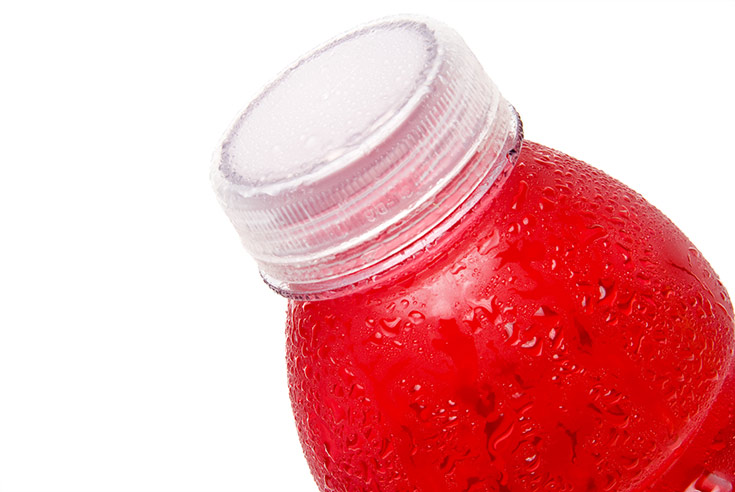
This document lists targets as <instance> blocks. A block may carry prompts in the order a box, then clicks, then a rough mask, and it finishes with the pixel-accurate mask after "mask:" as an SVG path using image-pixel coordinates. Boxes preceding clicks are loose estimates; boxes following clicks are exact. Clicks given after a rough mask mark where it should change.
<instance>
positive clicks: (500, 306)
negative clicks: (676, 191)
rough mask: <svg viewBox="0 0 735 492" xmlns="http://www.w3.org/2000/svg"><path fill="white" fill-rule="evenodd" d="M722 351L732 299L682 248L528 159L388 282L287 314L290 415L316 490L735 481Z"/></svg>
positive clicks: (638, 203) (297, 304)
mask: <svg viewBox="0 0 735 492" xmlns="http://www.w3.org/2000/svg"><path fill="white" fill-rule="evenodd" d="M734 348H735V341H734V332H733V311H732V306H731V304H730V301H729V298H728V296H727V293H726V292H725V289H724V288H723V287H722V285H721V284H720V283H719V281H718V280H717V276H716V275H715V274H714V272H713V271H712V270H711V268H710V267H709V265H708V264H707V263H706V261H705V260H704V259H703V258H702V257H701V255H700V254H699V252H698V251H697V250H696V249H695V248H694V246H693V245H692V244H691V243H690V242H689V240H688V239H687V238H686V237H685V236H684V235H683V234H682V233H681V232H680V231H679V230H678V229H677V228H676V227H675V226H674V225H673V224H672V223H671V222H670V221H669V220H668V219H667V218H666V217H665V216H663V215H662V214H661V213H660V212H659V211H658V210H656V209H655V208H653V207H652V206H651V205H649V204H648V203H647V202H646V201H645V200H643V198H641V197H640V196H639V195H637V194H635V193H634V192H632V191H631V190H629V189H627V188H626V187H624V186H623V185H621V184H620V183H618V182H617V181H615V180H613V179H611V178H609V177H608V176H606V175H604V174H603V173H601V172H599V171H597V170H595V169H593V168H591V167H590V166H587V165H586V164H584V163H581V162H579V161H576V160H574V159H571V158H569V157H567V156H564V155H562V154H560V153H557V152H555V151H552V150H550V149H547V148H545V147H542V146H540V145H537V144H533V143H529V142H524V144H523V148H522V150H521V153H520V156H519V158H518V160H517V162H516V163H515V164H514V165H513V164H509V166H508V169H506V170H505V171H504V174H503V175H502V176H501V177H500V178H498V179H497V181H496V182H495V184H494V185H493V186H492V187H491V189H490V190H489V191H488V192H487V193H486V194H485V196H483V198H482V199H480V201H479V202H478V203H477V204H476V205H475V206H474V207H473V208H472V209H471V210H470V211H469V212H468V213H467V214H466V215H465V216H464V217H463V218H462V220H460V221H459V222H458V223H456V224H455V225H454V226H452V228H450V229H449V230H448V231H447V232H446V233H445V234H443V235H442V237H441V238H440V239H439V240H437V241H436V242H435V243H433V244H432V245H431V246H430V247H429V248H428V249H427V250H425V251H423V252H422V253H420V254H418V255H416V256H415V257H414V258H411V259H409V260H406V261H405V262H404V263H403V264H402V265H400V268H398V272H397V273H396V274H395V275H394V276H392V277H390V276H388V275H386V276H385V277H383V278H382V279H377V280H375V281H373V282H367V283H366V285H365V286H364V287H363V288H362V289H358V290H356V291H354V292H351V293H345V295H342V296H336V297H333V298H330V299H324V300H314V301H301V300H293V299H292V300H290V301H289V311H288V328H287V354H288V356H287V359H288V372H289V384H290V392H291V398H292V404H293V409H294V414H295V417H296V421H297V427H298V430H299V435H300V438H301V441H302V445H303V447H304V451H305V454H306V457H307V460H308V461H309V465H310V467H311V470H312V472H313V474H314V477H315V478H316V480H317V483H318V484H319V487H320V489H321V490H322V491H339V492H347V491H358V490H360V491H362V490H371V491H372V490H376V491H378V490H380V491H390V492H399V491H401V492H402V491H407V492H408V491H410V492H413V491H420V492H454V491H497V490H500V491H527V490H529V491H530V490H574V491H577V490H580V491H586V490H614V491H619V492H623V491H628V490H631V491H632V490H646V488H648V487H652V490H674V491H676V490H681V491H684V490H685V489H686V488H687V486H689V485H690V484H691V483H692V481H694V480H696V479H697V478H698V476H699V474H701V473H704V472H716V473H717V474H718V477H724V478H725V479H727V480H729V481H732V480H733V479H735V444H734V443H733V442H732V440H733V436H735V428H734V426H735V423H733V422H734V421H735V419H734V418H733V413H734V412H735V409H734V408H733V407H734V402H733V397H732V392H733V386H734V385H735V383H734V381H735V377H734V376H733V350H734ZM715 467H717V469H714V468H715ZM657 487H659V488H657Z"/></svg>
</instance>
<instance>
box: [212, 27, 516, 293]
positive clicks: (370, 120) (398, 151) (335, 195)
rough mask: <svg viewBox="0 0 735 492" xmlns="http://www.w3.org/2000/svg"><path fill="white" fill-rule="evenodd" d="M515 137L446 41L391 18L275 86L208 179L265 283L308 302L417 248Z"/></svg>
mask: <svg viewBox="0 0 735 492" xmlns="http://www.w3.org/2000/svg"><path fill="white" fill-rule="evenodd" d="M519 135H520V124H519V122H518V119H517V115H516V114H515V111H514V110H513V109H512V107H511V106H510V105H509V104H508V103H507V102H506V101H505V100H504V99H503V98H502V96H501V95H500V93H499V92H498V90H497V88H496V87H495V86H494V85H493V83H492V82H491V80H490V79H489V78H488V76H487V75H486V74H485V72H484V71H483V69H482V67H481V66H480V64H479V62H478V61H477V59H476V58H475V57H474V55H473V54H472V52H471V51H470V50H469V48H468V47H467V46H466V45H465V43H464V42H463V41H462V39H461V38H460V37H459V36H458V35H457V34H456V33H455V32H454V31H452V30H451V29H449V28H448V27H446V26H444V25H443V24H440V23H437V22H436V21H432V20H427V19H422V18H407V17H401V18H391V19H386V20H382V21H378V22H375V23H372V24H369V25H366V26H363V27H361V28H358V29H356V30H354V31H351V32H349V33H347V34H345V35H343V36H340V37H338V38H336V39H334V40H332V41H330V42H328V43H326V44H325V45H323V46H322V47H320V48H317V49H316V50H314V51H312V52H311V53H309V54H307V55H306V56H304V57H303V58H301V59H300V60H298V61H297V62H296V63H295V64H294V65H293V66H291V67H290V68H288V69H287V70H285V71H284V72H283V73H282V74H281V75H280V76H278V77H277V78H276V79H275V81H273V82H272V83H271V84H270V85H268V86H267V87H266V88H265V89H264V91H263V92H262V93H261V94H260V95H259V96H258V97H257V98H256V99H255V100H254V101H253V102H252V103H251V104H250V105H249V106H248V107H247V108H246V109H245V111H243V113H242V114H241V115H240V116H239V117H238V118H237V119H236V120H235V122H234V124H233V125H232V127H231V128H230V129H229V131H228V132H227V134H226V135H225V137H224V139H223V141H222V144H221V146H220V147H219V149H218V151H217V153H216V155H215V159H214V166H213V172H212V179H213V183H214V186H215V189H216V191H217V194H218V196H219V199H220V201H221V203H222V205H223V207H224V209H225V211H226V212H227V214H228V216H229V218H230V219H231V220H232V222H233V224H234V225H235V228H236V229H237V231H238V233H239V234H240V236H241V238H242V242H243V244H244V245H245V247H246V249H248V251H249V252H250V253H251V255H252V256H253V257H254V258H255V259H256V261H257V262H258V265H259V268H260V271H261V273H262V275H263V277H264V278H265V279H266V281H267V282H268V283H269V284H271V285H272V286H273V287H274V288H276V289H277V290H279V291H282V292H284V293H286V294H293V295H304V294H309V293H312V292H320V291H325V290H329V289H335V288H339V287H341V286H344V285H348V284H351V283H354V282H355V281H357V280H360V279H363V278H367V277H369V276H371V275H375V274H376V273H379V272H380V271H382V270H384V269H386V268H388V267H389V266H391V265H393V264H395V263H396V262H397V261H399V260H400V258H402V257H405V255H406V254H410V253H411V252H412V251H413V252H415V250H416V249H418V248H420V247H422V246H423V245H424V244H425V242H426V241H427V240H429V239H430V237H429V236H430V231H432V232H433V233H435V232H436V231H437V230H438V229H437V225H438V224H439V223H440V222H446V221H447V219H448V218H451V217H452V216H453V213H454V212H455V211H456V210H457V208H458V207H460V206H461V205H463V204H465V205H466V201H467V198H468V197H470V196H471V195H472V193H473V191H474V190H475V189H476V188H477V187H478V186H479V185H480V183H483V182H484V183H486V184H487V182H488V181H492V179H493V176H494V175H496V174H497V173H498V172H499V168H500V167H501V164H502V162H501V161H503V160H504V159H506V158H507V155H508V152H509V151H510V150H512V149H513V148H514V146H517V144H518V140H519ZM478 153H482V154H483V155H484V157H485V158H484V159H475V160H474V161H473V160H472V159H471V157H473V156H475V155H476V154H478ZM488 160H489V161H490V162H491V163H492V162H496V161H497V165H491V166H487V164H486V163H487V161H488ZM479 161H483V162H485V164H483V165H482V166H481V167H478V168H474V167H473V165H472V164H471V163H472V162H479ZM503 162H504V161H503ZM437 210H440V211H441V212H442V213H439V214H437V213H436V212H437ZM450 221H451V220H450ZM446 225H447V226H448V225H451V224H446ZM417 238H418V241H417ZM422 238H423V242H422ZM412 245H413V246H412Z"/></svg>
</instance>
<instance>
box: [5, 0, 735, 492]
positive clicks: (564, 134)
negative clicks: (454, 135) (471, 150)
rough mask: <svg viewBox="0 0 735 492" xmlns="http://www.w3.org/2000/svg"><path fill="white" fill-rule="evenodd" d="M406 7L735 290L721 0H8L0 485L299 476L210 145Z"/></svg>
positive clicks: (259, 310) (726, 29) (272, 321)
mask: <svg viewBox="0 0 735 492" xmlns="http://www.w3.org/2000/svg"><path fill="white" fill-rule="evenodd" d="M399 12H411V13H422V14H428V15H431V16H434V17H437V18H439V19H441V20H443V21H445V22H446V23H448V24H450V25H451V26H453V27H454V28H455V29H457V30H458V31H459V32H460V33H461V34H462V35H463V36H464V38H465V39H466V41H467V43H468V44H469V45H470V46H471V47H472V48H473V49H474V51H475V53H476V54H477V56H478V58H479V59H480V60H481V62H482V63H483V65H484V66H485V67H486V69H487V71H488V72H489V73H490V76H491V77H492V78H493V79H494V80H495V82H496V84H497V85H498V86H499V87H500V89H501V91H502V92H503V93H504V95H505V97H506V98H507V99H508V100H509V101H511V102H512V103H513V104H514V105H515V106H516V108H517V109H518V111H519V112H520V114H521V116H522V117H523V121H524V124H525V131H526V136H527V137H528V138H529V139H532V140H535V141H538V142H541V143H544V144H546V145H549V146H552V147H555V148H558V149H560V150H563V151H565V152H567V153H569V154H571V155H573V156H575V157H578V158H581V159H583V160H586V161H587V162H589V163H590V164H593V165H594V166H596V167H599V168H601V169H603V170H605V171H606V172H607V173H609V174H611V175H612V176H614V177H616V178H618V179H620V180H621V181H623V182H624V183H626V184H628V185H629V186H631V187H632V188H634V189H636V190H637V191H639V192H641V193H642V194H643V195H644V196H646V197H647V198H648V199H649V200H650V201H651V202H652V203H653V204H655V205H656V206H658V207H659V208H660V209H662V210H663V211H664V212H665V213H666V214H667V215H669V217H671V218H672V219H673V220H674V222H675V223H677V224H678V225H679V227H681V228H682V229H683V230H684V231H685V232H686V233H687V234H688V235H689V237H690V238H692V240H693V241H694V243H695V244H696V245H697V246H698V247H699V248H700V249H701V250H702V252H703V253H704V255H705V257H707V258H708V259H709V261H710V262H711V263H712V265H713V266H714V268H715V269H716V270H717V271H718V272H719V274H720V276H721V277H722V279H723V281H724V283H725V284H726V285H728V286H730V289H731V290H735V259H734V258H733V254H732V251H733V245H734V243H735V241H734V240H735V233H734V232H733V225H732V224H733V212H735V196H734V195H735V193H733V177H734V176H735V173H733V168H734V167H735V153H734V152H733V134H734V133H735V121H734V119H733V118H734V115H735V96H734V95H733V88H735V71H734V68H733V67H734V65H735V61H734V60H735V53H734V52H735V29H734V28H733V19H735V2H724V1H723V2H705V1H691V2H688V3H678V2H660V3H653V2H651V3H649V2H629V3H628V2H610V3H607V2H581V1H580V2H549V1H547V2H540V3H531V2H523V1H515V2H491V1H485V2H480V1H477V2H470V1H457V0H455V1H443V2H436V1H427V0H419V1H408V0H392V1H383V0H370V1H359V2H350V1H345V0H341V1H338V2H326V1H305V0H304V1H300V2H295V3H293V4H286V3H282V2H277V1H263V0H260V1H258V2H252V3H248V2H246V1H245V0H240V1H236V2H220V1H209V2H200V3H192V2H183V1H182V2H171V3H163V2H135V1H127V2H124V3H119V4H112V3H104V2H89V3H78V2H53V3H51V2H50V3H45V4H44V3H35V2H18V3H15V4H13V3H7V2H4V3H2V4H1V6H0V491H2V492H20V491H35V492H47V491H48V492H57V491H74V492H86V491H89V492H93V491H94V492H108V491H109V492H111V491H125V492H137V491H155V492H162V491H182V492H183V491H202V492H204V491H253V492H315V491H316V487H315V486H314V484H313V482H312V480H311V477H310V475H309V472H308V469H307V467H306V465H305V462H304V460H303V457H302V455H301V450H300V447H299V444H298V440H297V437H296V432H295V427H294V425H293V423H292V420H291V415H290V407H289V402H288V398H287V387H286V378H285V362H284V335H283V321H284V307H285V301H284V300H283V299H281V298H280V297H278V296H277V295H276V294H274V293H272V292H271V291H270V290H269V289H268V288H267V287H266V286H265V285H264V284H262V283H261V282H260V279H259V277H258V274H257V271H256V269H255V267H254V264H253V263H252V261H251V260H250V259H249V258H248V257H247V255H246V253H245V252H244V250H242V249H241V247H240V245H239V243H238V239H237V237H236V235H235V233H234V231H233V229H232V228H231V226H230V225H229V223H228V221H227V219H226V218H225V216H224V214H223V213H222V212H221V210H220V209H219V208H218V205H217V203H216V201H215V198H214V195H213V193H212V191H211V189H210V185H209V182H208V172H209V168H208V167H209V160H210V156H211V153H212V151H213V150H214V148H215V146H216V144H217V143H218V140H219V138H220V136H221V134H222V133H223V132H224V130H225V128H226V127H227V125H228V124H229V122H230V121H231V119H232V118H233V117H234V116H235V115H236V113H237V112H238V111H239V110H240V109H241V108H242V107H244V106H245V105H246V104H247V102H248V101H249V100H250V98H251V97H252V96H254V95H255V93H256V92H257V91H258V89H259V88H260V87H261V86H262V85H263V84H264V83H265V82H267V81H268V80H269V79H270V78H271V77H272V76H273V75H275V74H276V72H278V71H280V70H281V69H282V68H283V67H284V66H285V65H287V64H288V63H290V62H291V61H292V60H293V59H295V58H296V57H297V56H299V55H300V54H301V53H303V52H304V51H306V50H308V49H310V48H311V47H313V46H314V45H316V44H319V43H321V42H322V41H324V40H325V39H327V38H329V37H331V36H332V35H334V34H336V33H338V32H341V31H343V30H345V29H348V28H351V27H353V26H354V25H356V24H358V23H361V22H364V21H367V20H371V19H373V18H375V17H380V16H383V15H387V14H394V13H399Z"/></svg>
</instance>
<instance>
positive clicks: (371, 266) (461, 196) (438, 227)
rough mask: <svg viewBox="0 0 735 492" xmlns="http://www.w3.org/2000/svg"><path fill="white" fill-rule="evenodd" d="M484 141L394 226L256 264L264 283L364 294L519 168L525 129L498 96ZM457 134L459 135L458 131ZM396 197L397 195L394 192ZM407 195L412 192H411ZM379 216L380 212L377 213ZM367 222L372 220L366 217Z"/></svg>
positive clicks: (292, 290) (322, 294) (297, 290)
mask: <svg viewBox="0 0 735 492" xmlns="http://www.w3.org/2000/svg"><path fill="white" fill-rule="evenodd" d="M496 109H497V110H496V112H495V113H494V114H493V115H491V116H490V117H489V118H488V121H487V128H486V130H485V131H484V132H483V137H482V138H480V139H478V142H477V144H476V145H474V146H472V147H471V148H470V149H469V150H468V151H467V152H466V153H465V155H463V156H462V159H461V160H462V161H463V164H459V165H457V166H456V168H457V169H458V171H457V172H456V174H455V175H454V176H448V177H445V178H444V179H443V180H442V182H440V183H439V184H440V187H438V189H437V191H436V192H435V193H434V194H433V195H431V196H428V197H426V198H425V199H424V200H423V201H421V203H420V204H419V205H418V206H417V207H415V208H413V209H411V210H407V211H406V214H405V215H404V216H402V217H400V218H399V219H398V220H396V221H394V222H393V223H392V224H390V226H388V227H386V228H384V229H383V230H381V231H380V232H379V233H377V234H374V235H372V236H369V235H366V237H363V238H358V239H359V240H358V241H354V240H353V241H351V242H352V244H354V245H353V246H352V247H350V248H348V249H345V250H343V251H339V252H336V253H333V254H324V255H322V256H321V257H320V258H316V259H313V258H312V259H304V261H301V262H299V261H294V259H293V258H290V259H289V261H288V262H284V261H276V262H267V261H258V264H259V268H260V273H261V276H262V278H263V280H264V281H265V282H266V283H267V284H268V285H269V286H270V287H271V288H272V289H273V290H274V291H276V292H277V293H279V294H280V295H283V296H284V297H288V298H292V299H329V298H334V297H340V296H343V295H346V294H348V293H352V292H355V291H357V290H362V289H363V288H367V287H369V286H370V285H372V284H373V283H374V281H375V279H378V278H385V277H386V276H389V275H387V274H388V273H390V272H391V271H392V270H395V269H396V267H397V266H398V265H399V264H406V263H407V262H408V261H410V260H411V259H412V258H414V257H415V256H416V255H418V254H420V253H421V252H422V251H423V250H425V249H427V246H429V245H432V244H434V243H436V242H437V241H438V240H439V239H440V238H441V236H442V235H443V234H444V233H445V232H446V231H447V230H449V229H450V228H452V227H453V226H454V225H455V224H456V223H457V222H458V221H459V220H460V219H461V218H462V217H463V216H465V214H467V213H469V212H470V211H471V209H472V208H473V207H474V206H475V205H476V204H477V202H478V201H479V200H480V199H481V198H482V197H483V196H484V195H485V194H486V193H487V192H488V190H490V188H491V187H493V185H495V184H496V183H497V182H498V181H499V179H500V178H501V176H506V175H507V174H508V172H509V171H510V169H512V168H513V166H514V165H515V163H516V161H517V159H518V155H519V152H520V148H521V145H522V141H523V126H522V122H521V119H520V117H519V115H518V113H517V112H516V111H515V108H513V106H511V105H510V104H509V103H508V102H507V101H505V100H504V99H503V98H502V96H500V98H499V101H498V105H497V108H496ZM453 131H462V130H457V129H456V128H455V129H453ZM392 191H393V192H395V190H392ZM407 192H409V191H407ZM374 213H375V214H376V215H379V214H380V210H379V209H376V210H375V211H374ZM366 220H368V221H369V220H370V217H367V218H366Z"/></svg>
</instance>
